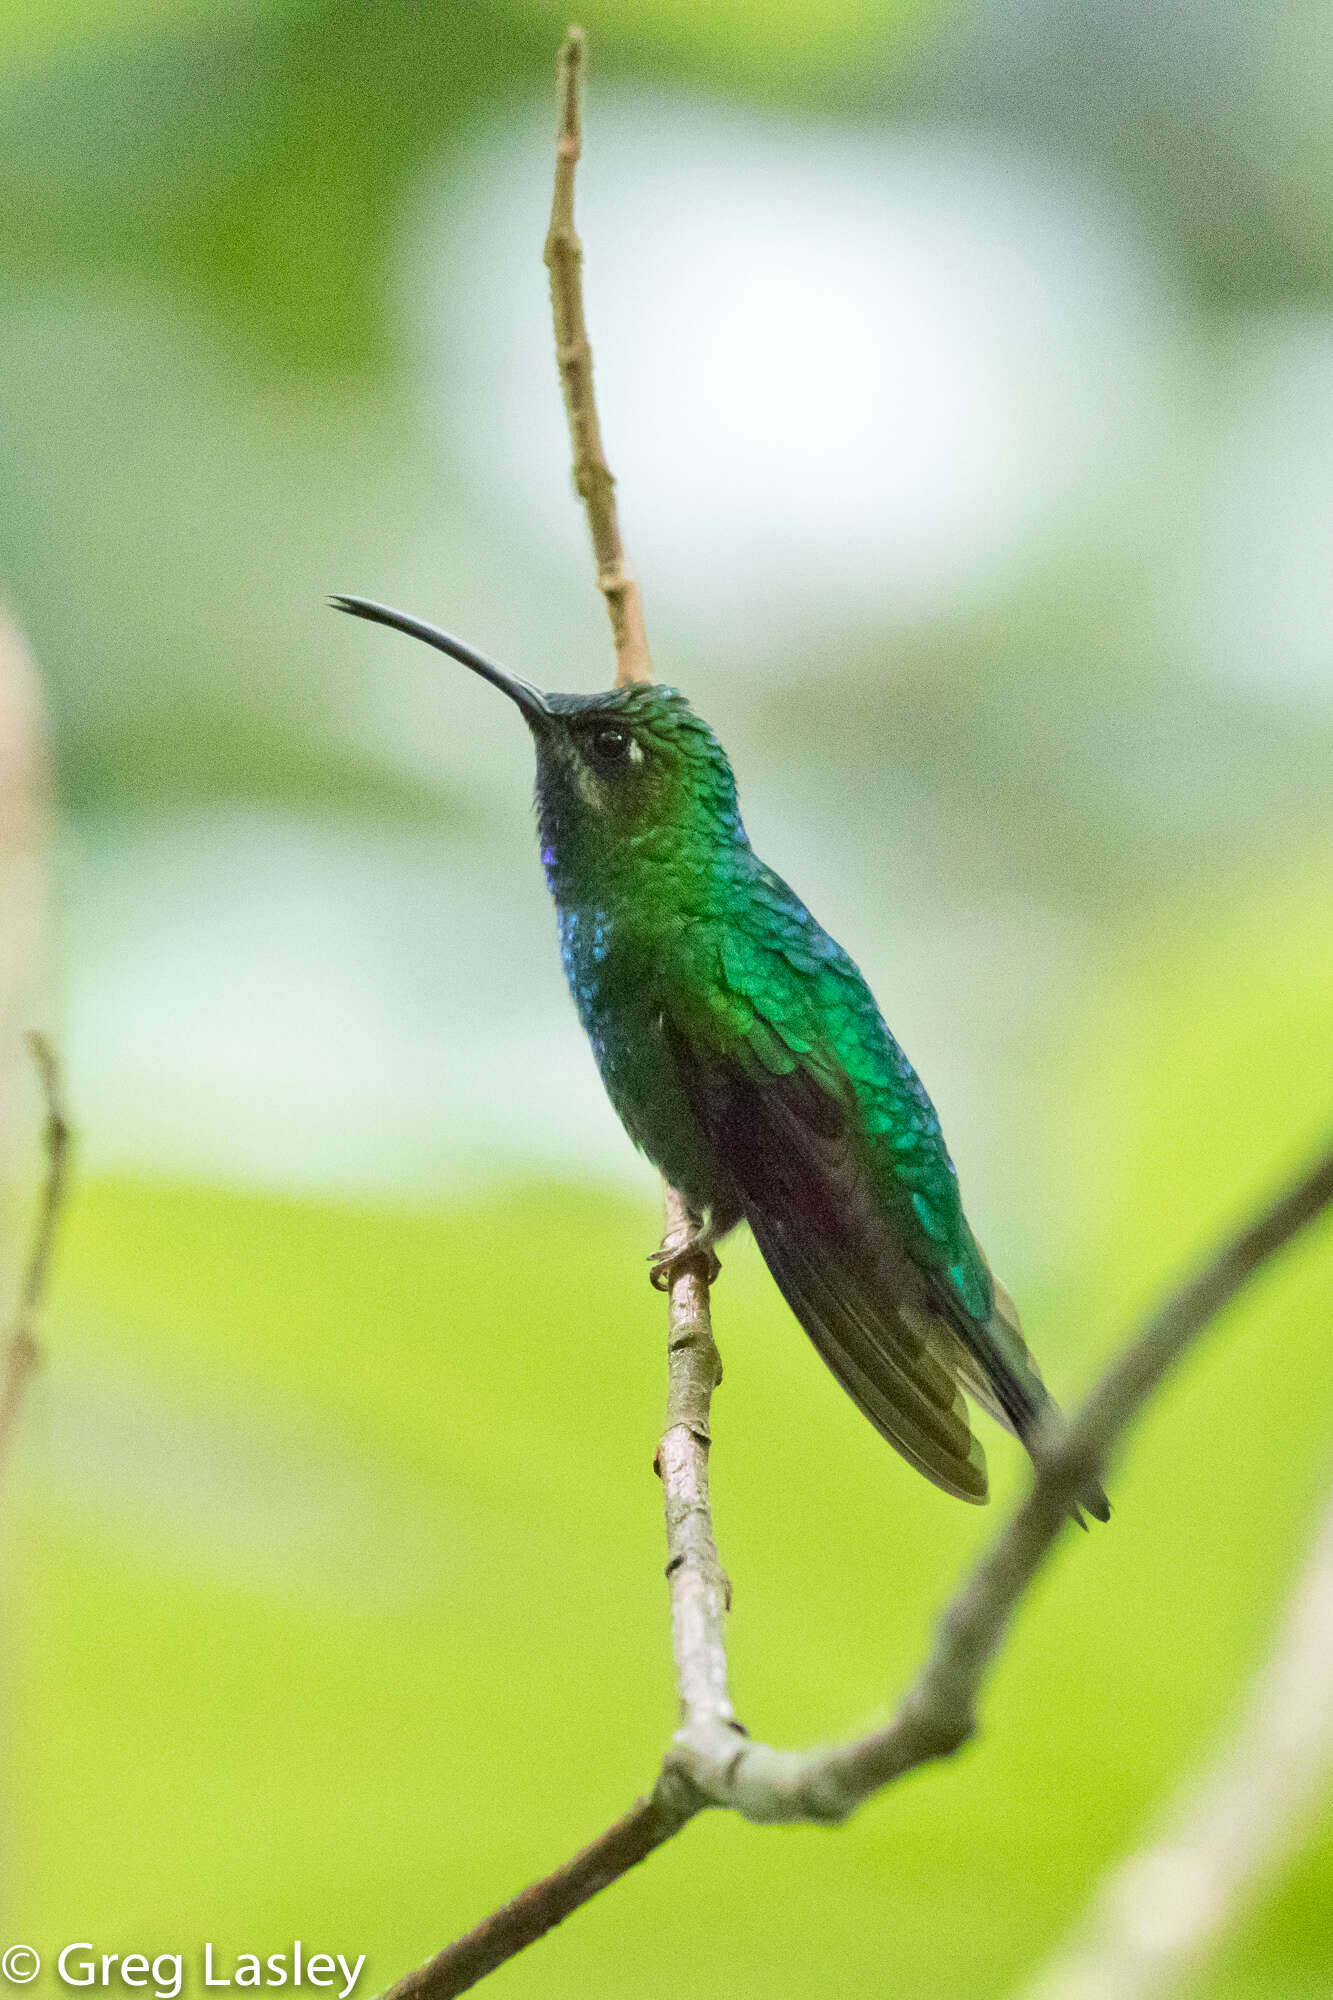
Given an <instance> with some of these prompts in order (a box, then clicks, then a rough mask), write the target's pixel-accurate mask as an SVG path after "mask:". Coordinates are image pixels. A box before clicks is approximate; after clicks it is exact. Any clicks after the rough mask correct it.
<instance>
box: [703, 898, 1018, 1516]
mask: <svg viewBox="0 0 1333 2000" xmlns="http://www.w3.org/2000/svg"><path fill="white" fill-rule="evenodd" d="M757 867H758V875H757V879H755V880H754V881H753V882H752V884H751V885H750V888H751V898H750V902H749V904H748V906H747V918H748V920H746V919H745V918H742V919H740V920H737V919H734V918H733V919H732V920H731V921H729V922H727V923H726V924H696V925H694V926H692V927H691V931H690V935H689V938H688V940H682V951H683V953H684V954H686V955H687V957H688V961H689V962H688V963H687V964H685V965H683V966H682V972H683V976H682V977H681V978H680V980H679V982H677V981H674V980H673V981H671V982H670V997H669V1000H668V1006H667V1009H666V1026H667V1029H668V1032H669V1033H670V1034H671V1035H672V1038H673V1044H674V1048H675V1054H676V1060H677V1062H678V1064H679V1065H680V1069H681V1073H682V1076H683V1077H684V1079H685V1083H686V1087H687V1089H688V1091H689V1093H690V1096H691V1098H692V1101H693V1102H694V1105H695V1110H696V1115H697V1116H698V1117H699V1119H700V1121H701V1122H702V1124H703V1125H704V1127H705V1129H706V1130H707V1132H708V1134H709V1138H710V1141H711V1143H712V1145H713V1147H714V1149H715V1150H716V1153H717V1156H718V1159H719V1161H720V1163H721V1164H722V1166H723V1167H724V1169H725V1171H726V1173H727V1175H728V1176H729V1178H730V1179H731V1181H732V1182H733V1184H734V1185H735V1187H736V1190H737V1192H738V1195H739V1198H740V1201H741V1203H742V1205H743V1208H744V1212H745V1216H746V1219H747V1220H748V1222H749V1224H750V1227H751V1230H752V1232H753V1234H754V1236H755V1239H756V1241H757V1242H758V1244H759V1247H760V1250H761V1252H762V1254H763V1256H764V1260H765V1262H766V1263H767V1264H768V1267H769V1269H770V1271H771V1272H772V1274H773V1276H774V1278H775V1280H776V1281H777V1284H778V1286H779V1288H780V1290H781V1291H782V1293H783V1295H784V1297H785V1298H786V1300H787V1302H788V1304H789V1305H790V1306H791V1308H792V1311H793V1312H794V1313H795V1315H796V1317H797V1319H798V1320H800V1322H801V1324H802V1325H803V1326H804V1328H805V1330H806V1332H807V1333H808V1334H809V1335H810V1338H811V1339H812V1341H813V1342H814V1345H815V1347H816V1348H817V1350H818V1351H819V1353H820V1355H821V1356H822V1357H823V1359H824V1361H825V1362H826V1363H827V1364H828V1366H829V1367H830V1368H831V1369H832V1371H833V1373H834V1374H835V1375H836V1376H837V1378H838V1380H839V1381H840V1382H841V1383H842V1385H843V1387H844V1388H845V1389H846V1390H847V1391H848V1393H849V1394H850V1395H851V1397H852V1398H853V1400H854V1401H855V1402H856V1403H857V1404H858V1406H859V1407H860V1408H861V1410H862V1411H863V1412H864V1414H865V1415H866V1416H867V1417H868V1418H869V1420H870V1422H871V1423H872V1424H874V1426H875V1428H876V1429H877V1430H878V1431H879V1432H880V1433H881V1435H882V1436H884V1437H885V1438H887V1439H888V1441H889V1442H890V1443H891V1444H893V1445H894V1446H896V1448H897V1449H898V1450H899V1451H900V1452H902V1454H903V1456H904V1457H906V1458H907V1459H909V1460H910V1461H911V1462H912V1463H913V1464H914V1465H916V1466H917V1467H918V1469H919V1470H920V1471H922V1472H923V1473H924V1474H925V1475H926V1476H927V1478H929V1479H932V1480H933V1481H934V1482H935V1483H936V1485H938V1486H941V1487H943V1488H944V1489H945V1491H946V1492H950V1493H953V1494H956V1495H957V1496H958V1497H959V1498H962V1499H967V1500H972V1501H981V1500H984V1499H985V1497H986V1469H985V1458H984V1454H983V1452H982V1448H981V1445H980V1443H979V1442H978V1441H977V1440H976V1439H975V1438H974V1437H973V1435H972V1432H971V1427H970V1423H969V1420H968V1412H967V1405H966V1403H965V1402H964V1400H963V1396H962V1394H961V1393H960V1389H966V1390H967V1391H968V1392H969V1393H970V1394H971V1395H973V1396H974V1397H975V1398H976V1400H977V1401H978V1402H980V1403H981V1404H982V1406H983V1407H984V1408H986V1409H987V1410H989V1411H990V1412H991V1413H992V1414H993V1415H995V1416H997V1417H998V1418H999V1420H1000V1421H1001V1422H1002V1423H1003V1424H1005V1425H1006V1427H1007V1428H1008V1429H1010V1430H1012V1431H1014V1432H1015V1433H1016V1434H1017V1435H1018V1436H1020V1437H1021V1438H1023V1440H1024V1442H1025V1443H1028V1444H1029V1445H1031V1443H1032V1442H1033V1441H1035V1439H1036V1437H1037V1435H1038V1432H1039V1430H1040V1429H1041V1427H1042V1426H1043V1424H1044V1422H1045V1421H1046V1420H1047V1418H1048V1415H1050V1414H1051V1413H1053V1406H1052V1404H1051V1401H1050V1397H1049V1396H1048V1394H1047V1392H1046V1389H1045V1387H1044V1385H1043V1383H1042V1381H1041V1377H1040V1375H1039V1373H1038V1372H1037V1369H1036V1366H1035V1364H1034V1363H1033V1361H1032V1358H1031V1356H1030V1355H1029V1353H1028V1350H1027V1348H1026V1346H1025V1344H1024V1342H1023V1339H1022V1336H1021V1333H1020V1332H1019V1329H1018V1320H1017V1315H1016V1314H1015V1313H1014V1311H1013V1308H1012V1305H1011V1304H1010V1302H1009V1301H1008V1298H1007V1295H1005V1294H1004V1293H1003V1292H1002V1291H999V1290H998V1289H997V1287H996V1286H995V1283H994V1280H993V1278H992V1277H991V1273H990V1270H989V1267H988V1265H987V1263H986V1260H985V1257H984V1256H983V1255H982V1252H981V1250H980V1248H979V1246H978V1244H977V1242H976V1239H975V1238H974V1237H973V1235H972V1232H971V1230H970V1228H969V1227H968V1225H967V1222H966V1219H965V1217H964V1216H963V1212H962V1205H961V1202H960V1200H959V1196H958V1186H957V1177H956V1175H955V1173H954V1168H953V1163H952V1161H951V1160H950V1158H949V1154H948V1150H947V1148H946V1146H945V1144H944V1138H943V1134H942V1132H941V1131H940V1126H939V1120H938V1118H937V1116H936V1114H935V1110H934V1107H933V1106H932V1105H931V1103H930V1100H929V1098H928V1097H927V1095H926V1093H925V1090H924V1089H923V1087H922V1085H921V1083H920V1081H919V1079H918V1078H917V1076H916V1073H915V1071H914V1070H913V1069H912V1066H911V1064H910V1063H909V1062H908V1060H907V1058H906V1056H905V1055H904V1054H903V1052H902V1050H901V1049H900V1048H899V1047H898V1045H897V1043H896V1042H895V1041H894V1040H893V1038H892V1036H891V1035H890V1034H889V1031H888V1029H887V1028H886V1026H885V1025H884V1022H883V1019H882V1018H881V1016H880V1013H879V1010H878V1008H877V1007H876V1005H875V1002H874V999H873V997H872V995H871V993H870V991H869V988H868V987H867V986H866V984H865V981H864V980H863V979H862V977H861V975H860V973H859V972H858V970H857V968H856V966H855V965H854V964H853V963H852V961H851V959H850V958H848V956H847V954H846V953H845V952H844V951H843V950H842V948H841V947H840V946H839V945H837V944H836V943H835V942H834V940H833V939H831V938H830V937H829V936H828V935H827V933H826V932H824V931H823V930H822V929H821V928H820V926H819V925H818V924H817V923H816V922H815V920H814V918H813V917H812V916H811V915H810V913H809V912H808V911H807V910H806V908H805V906H804V904H802V903H801V902H800V900H799V899H798V898H797V897H796V896H795V894H794V892H793V891H792V890H790V889H789V888H788V887H787V885H786V884H785V883H784V882H782V881H781V879H780V878H779V877H777V876H775V875H773V874H772V873H771V871H769V870H767V869H765V868H763V867H762V864H757Z"/></svg>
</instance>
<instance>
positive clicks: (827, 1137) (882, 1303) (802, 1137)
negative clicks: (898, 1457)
mask: <svg viewBox="0 0 1333 2000" xmlns="http://www.w3.org/2000/svg"><path fill="white" fill-rule="evenodd" d="M679 1059H680V1061H681V1064H682V1067H683V1068H684V1070H685V1071H686V1073H687V1075H688V1077H689V1085H690V1089H691V1094H692V1096H693V1097H694V1100H695V1103H696V1107H697V1109H698V1112H699V1115H700V1117H701V1118H702V1119H703V1121H704V1122H705V1124H706V1125H707V1128H708V1130H709V1133H710V1136H711V1138H712V1141H713V1144H714V1146H715V1147H716V1149H717V1152H718V1155H719V1157H720V1159H721V1161H722V1162H723V1164H724V1166H725V1168H726V1170H727V1172H728V1174H729V1175H730V1177H731V1179H732V1181H733V1182H734V1184H735V1186H736V1189H737V1191H738V1193H739V1196H740V1199H741V1201H742V1203H743V1204H744V1209H745V1215H746V1219H747V1221H748V1222H749V1224H750V1227H751V1230H752V1231H753V1233H754V1237H755V1240H756V1242H757V1243H758V1245H759V1248H760V1250H761V1252H762V1253H763V1257H764V1261H765V1262H766V1263H767V1265H768V1267H769V1270H770V1271H771V1272H772V1274H773V1276H774V1278H775V1279H776V1281H777V1284H778V1286H779V1288H780V1290H781V1291H782V1294H783V1296H784V1298H785V1299H786V1301H787V1303H788V1305H789V1306H790V1307H791V1309H792V1311H793V1312H794V1313H795V1315H796V1317H797V1319H798V1320H799V1321H800V1322H801V1325H802V1326H803V1327H804V1328H805V1330H806V1332H807V1333H808V1334H809V1336H810V1338H811V1340H812V1341H813V1342H814V1344H815V1347H816V1349H817V1350H818V1352H819V1354H820V1355H821V1356H822V1357H823V1359H824V1361H825V1362H827V1364H828V1366H829V1367H830V1368H831V1369H832V1371H833V1373H834V1374H835V1375H836V1376H837V1378H838V1380H839V1382H841V1383H842V1386H843V1387H844V1388H845V1389H846V1390H847V1392H848V1394H849V1395H850V1396H851V1397H852V1398H853V1400H854V1401H855V1402H856V1403H857V1405H858V1406H859V1407H860V1409H861V1410H862V1411H863V1412H864V1413H865V1415H866V1416H867V1417H868V1418H869V1420H870V1422H871V1423H872V1424H873V1425H874V1426H875V1428H876V1430H877V1431H879V1433H880V1434H881V1436H883V1437H885V1438H887V1439H888V1441H889V1443H890V1444H892V1445H894V1446H895V1447H896V1448H897V1450H898V1451H900V1452H901V1453H902V1455H903V1457H904V1458H906V1459H908V1460H909V1461H910V1462H911V1463H912V1464H913V1465H915V1466H916V1467H917V1469H918V1470H919V1471H921V1472H923V1473H924V1474H925V1475H926V1477H927V1478H928V1479H931V1480H933V1481H934V1482H935V1484H936V1485H937V1486H941V1487H943V1489H944V1490H945V1492H946V1493H952V1494H955V1495H957V1497H958V1498H959V1499H962V1500H970V1501H974V1502H980V1501H983V1500H984V1499H985V1498H986V1461H985V1455H984V1453H983V1451H982V1448H981V1445H980V1443H979V1442H978V1440H977V1439H976V1438H975V1437H974V1436H973V1435H972V1430H971V1426H970V1424H969V1422H968V1413H967V1405H966V1403H965V1402H964V1400H963V1397H962V1395H961V1393H960V1391H959V1388H958V1384H957V1381H956V1379H955V1377H954V1375H953V1374H952V1372H951V1371H950V1369H949V1368H948V1367H947V1366H946V1365H945V1364H944V1362H943V1361H942V1359H941V1358H940V1345H939V1342H938V1341H937V1340H932V1339H931V1338H930V1327H929V1319H930V1314H929V1312H928V1311H927V1310H924V1309H923V1306H922V1302H921V1289H920V1282H919V1275H918V1274H915V1273H914V1272H913V1269H912V1266H911V1263H910V1259H909V1258H908V1256H907V1254H906V1250H905V1247H904V1245H903V1244H902V1243H901V1242H899V1241H897V1240H895V1229H894V1225H893V1220H892V1218H891V1217H890V1216H888V1215H886V1213H885V1211H884V1207H883V1203H882V1202H880V1201H877V1200H876V1197H875V1192H874V1188H873V1184H872V1181H871V1178H870V1177H869V1176H868V1174H867V1170H866V1161H865V1156H864V1150H863V1148H862V1146H861V1145H860V1144H859V1143H858V1140H857V1135H856V1131H855V1124H854V1119H853V1117H852V1102H851V1098H850V1095H849V1094H848V1093H844V1092H843V1091H841V1090H840V1089H839V1087H838V1082H837V1080H836V1079H835V1078H833V1077H831V1076H830V1077H827V1078H825V1077H822V1076H819V1075H817V1074H815V1073H813V1072H812V1070H811V1069H810V1068H809V1067H807V1066H805V1065H800V1066H797V1067H794V1068H793V1069H792V1070H791V1071H790V1072H789V1073H788V1074H787V1075H774V1074H772V1073H767V1074H765V1075H764V1077H763V1079H762V1081H760V1080H759V1079H757V1078H756V1077H755V1076H753V1075H751V1074H748V1073H746V1072H745V1071H743V1070H741V1069H739V1068H737V1067H735V1066H733V1065H732V1064H729V1063H727V1062H726V1061H725V1060H717V1059H716V1058H714V1059H709V1058H704V1059H702V1060H700V1059H698V1058H697V1057H696V1058H695V1059H694V1060H693V1061H692V1060H691V1058H690V1055H689V1053H688V1051H687V1050H686V1049H685V1048H683V1047H682V1048H681V1049H680V1051H679ZM900 1306H901V1307H902V1308H903V1309H904V1310H901V1311H900V1310H899V1308H900ZM913 1321H915V1322H916V1324H915V1326H914V1325H913Z"/></svg>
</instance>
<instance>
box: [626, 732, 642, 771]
mask: <svg viewBox="0 0 1333 2000" xmlns="http://www.w3.org/2000/svg"><path fill="white" fill-rule="evenodd" d="M629 761H630V763H631V764H642V762H643V745H642V744H641V743H640V742H639V741H638V739H637V737H634V736H631V737H630V740H629Z"/></svg>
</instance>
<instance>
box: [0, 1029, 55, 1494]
mask: <svg viewBox="0 0 1333 2000" xmlns="http://www.w3.org/2000/svg"><path fill="white" fill-rule="evenodd" d="M28 1047H29V1048H30V1049H31V1051H32V1059H33V1061H34V1063H35V1064H36V1065H37V1075H38V1079H39V1081H40V1083H41V1087H42V1097H43V1100H44V1102H45V1106H46V1122H45V1127H44V1132H43V1138H44V1143H45V1147H46V1178H45V1180H44V1182H43V1184H42V1195H41V1201H40V1202H39V1204H38V1208H37V1220H36V1222H35V1224H34V1226H33V1232H32V1242H31V1243H30V1245H29V1247H28V1255H27V1259H26V1261H25V1263H24V1266H23V1276H22V1279H21V1281H20V1284H19V1297H18V1308H17V1310H16V1312H15V1315H14V1330H13V1333H12V1334H11V1336H10V1340H9V1346H8V1349H7V1350H6V1353H5V1363H4V1373H3V1377H0V1470H3V1468H4V1466H5V1463H6V1461H7V1460H8V1457H9V1447H10V1443H11V1441H12V1439H13V1435H14V1428H15V1425H16V1424H17V1422H18V1414H19V1409H20V1407H21V1405H22V1402H23V1393H24V1391H25V1389H26V1388H27V1386H28V1379H29V1377H30V1376H31V1375H33V1374H34V1373H35V1372H36V1370H37V1369H38V1368H39V1367H40V1366H41V1360H42V1351H41V1348H40V1347H39V1346H38V1344H37V1331H36V1329H37V1316H38V1314H39V1312H40V1311H41V1305H42V1300H43V1298H44V1297H45V1294H46V1284H47V1279H48V1277H49V1276H50V1272H51V1253H52V1251H53V1250H54V1248H55V1236H56V1225H57V1223H58V1222H59V1220H60V1211H61V1209H62V1207H63V1206H64V1201H65V1184H66V1175H67V1170H68V1165H69V1125H68V1122H67V1120H66V1118H65V1111H64V1105H63V1102H62V1099H61V1089H60V1065H59V1063H58V1061H57V1059H56V1054H55V1051H54V1049H53V1048H52V1047H51V1044H50V1043H49V1042H48V1041H47V1039H46V1037H45V1035H39V1034H35V1033H34V1034H30V1035H29V1036H28Z"/></svg>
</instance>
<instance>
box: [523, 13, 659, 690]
mask: <svg viewBox="0 0 1333 2000" xmlns="http://www.w3.org/2000/svg"><path fill="white" fill-rule="evenodd" d="M583 59H584V44H583V30H582V28H571V29H570V30H569V33H568V34H567V35H566V36H565V42H564V47H563V48H562V49H561V51H560V63H559V69H558V72H557V78H558V91H559V100H560V130H559V136H558V138H557V141H556V155H555V193H554V196H553V198H552V202H551V226H550V228H549V229H548V230H547V232H546V252H545V258H546V268H547V270H548V271H549V272H550V274H551V317H552V320H553V321H554V324H555V358H556V363H557V365H558V367H559V369H560V386H561V389H562V390H563V391H564V397H565V415H566V417H567V418H568V419H569V441H570V444H571V446H572V448H573V454H574V485H575V488H576V490H577V492H578V494H579V498H580V499H581V500H582V501H583V505H584V507H585V509H586V510H587V515H588V527H589V530H590V531H591V534H592V547H593V555H594V556H595V558H596V561H597V588H598V589H599V590H600V591H601V593H602V596H603V597H604V598H605V599H606V608H607V611H608V612H609V613H610V617H611V632H612V636H613V638H614V639H615V646H616V681H617V683H618V684H619V685H620V686H624V685H625V684H626V683H627V682H629V681H650V680H651V679H652V678H653V663H652V658H651V655H650V654H649V651H648V635H647V633H646V632H645V631H644V627H643V601H642V599H641V597H640V595H639V586H638V584H637V582H636V581H635V578H634V576H633V573H632V572H631V570H630V567H629V563H628V562H627V560H626V557H625V548H624V544H623V543H622V541H621V539H620V522H619V518H618V516H617V512H616V490H615V489H616V482H615V480H614V479H613V478H612V476H611V468H610V466H609V465H608V464H607V462H606V453H605V452H604V451H603V449H602V430H601V425H600V423H599V422H598V418H597V403H596V399H595V397H594V395H593V386H592V347H591V345H590V343H589V340H588V327H587V321H586V320H585V318H584V313H583V245H582V244H581V243H580V241H579V236H578V231H577V230H576V229H575V227H574V172H575V169H576V167H577V166H578V163H579V154H580V152H581V150H582V146H583V123H582V111H581V105H582V90H583Z"/></svg>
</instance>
